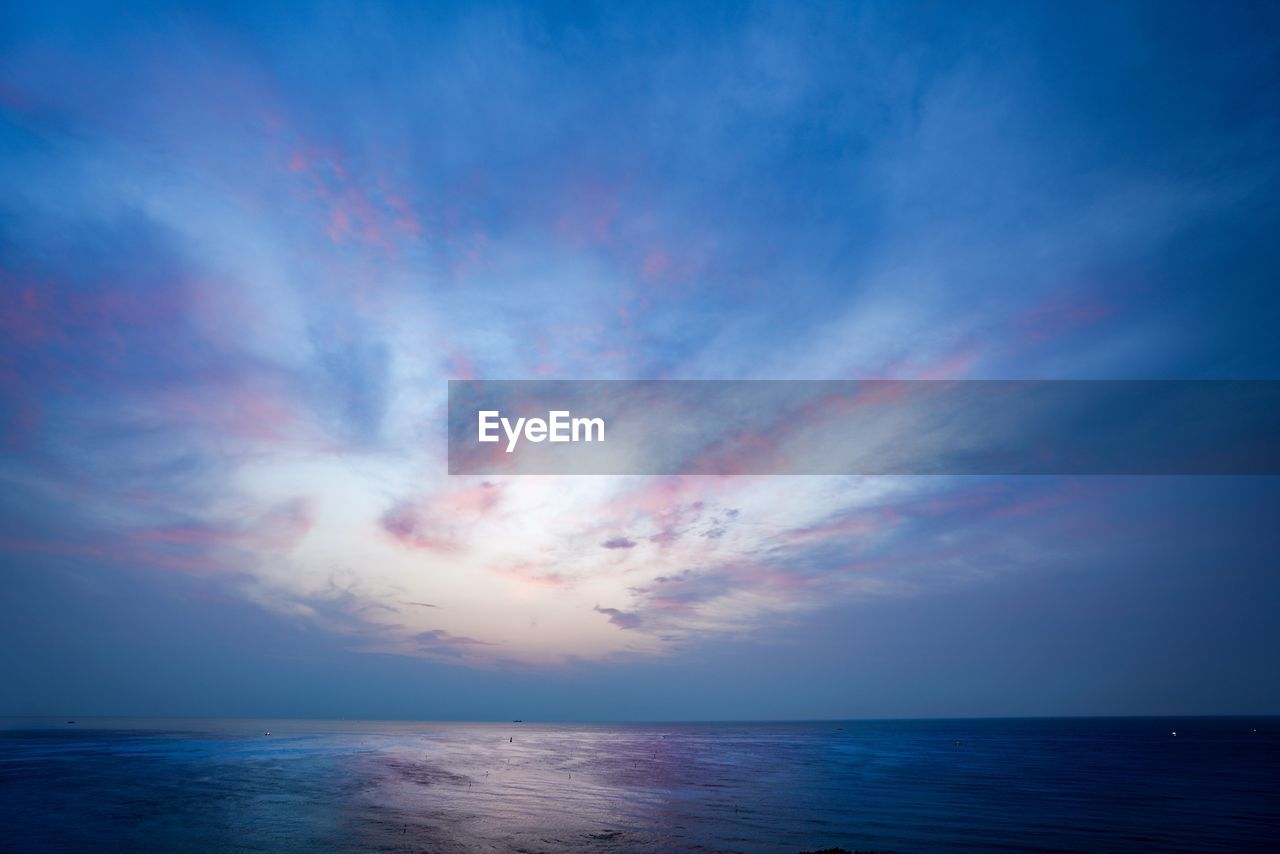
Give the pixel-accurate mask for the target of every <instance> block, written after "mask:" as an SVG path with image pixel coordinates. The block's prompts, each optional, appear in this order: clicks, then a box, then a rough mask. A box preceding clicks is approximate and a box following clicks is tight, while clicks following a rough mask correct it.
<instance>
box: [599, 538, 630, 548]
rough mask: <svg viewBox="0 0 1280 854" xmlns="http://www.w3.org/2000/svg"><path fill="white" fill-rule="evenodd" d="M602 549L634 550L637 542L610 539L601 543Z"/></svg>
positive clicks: (625, 539)
mask: <svg viewBox="0 0 1280 854" xmlns="http://www.w3.org/2000/svg"><path fill="white" fill-rule="evenodd" d="M600 547H601V548H605V549H634V548H635V547H636V542H635V540H631V539H628V538H626V537H610V538H609V539H607V540H605V541H604V542H603V543H601V544H600Z"/></svg>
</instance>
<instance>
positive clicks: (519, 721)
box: [512, 718, 524, 724]
mask: <svg viewBox="0 0 1280 854" xmlns="http://www.w3.org/2000/svg"><path fill="white" fill-rule="evenodd" d="M512 723H513V724H522V723H524V721H522V720H520V719H519V718H516V719H515V720H514V721H512Z"/></svg>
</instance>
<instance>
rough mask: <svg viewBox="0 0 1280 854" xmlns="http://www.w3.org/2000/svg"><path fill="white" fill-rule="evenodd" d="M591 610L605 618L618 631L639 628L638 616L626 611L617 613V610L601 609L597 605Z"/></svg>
mask: <svg viewBox="0 0 1280 854" xmlns="http://www.w3.org/2000/svg"><path fill="white" fill-rule="evenodd" d="M592 610H593V611H595V612H596V613H597V614H604V615H605V616H607V617H608V618H609V622H610V623H611V624H613V625H615V626H617V627H618V628H620V629H636V628H639V627H640V624H641V622H642V621H641V619H640V615H639V614H630V613H627V612H626V611H619V610H618V609H617V608H601V607H600V606H599V605H597V606H595V607H594V608H592Z"/></svg>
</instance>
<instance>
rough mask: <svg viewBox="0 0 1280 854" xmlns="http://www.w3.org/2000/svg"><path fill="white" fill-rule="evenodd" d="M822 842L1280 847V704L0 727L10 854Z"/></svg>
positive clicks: (4, 837) (878, 847) (1, 832)
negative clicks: (1015, 713) (1025, 712)
mask: <svg viewBox="0 0 1280 854" xmlns="http://www.w3.org/2000/svg"><path fill="white" fill-rule="evenodd" d="M1175 731H1176V732H1177V735H1176V736H1174V735H1172V733H1173V732H1175ZM268 732H269V733H270V735H267V734H266V733H268ZM829 846H840V847H844V848H848V849H861V850H864V851H865V850H868V849H870V850H875V851H936V850H940V849H960V850H998V849H1027V848H1036V849H1040V850H1055V849H1056V850H1074V851H1084V850H1087V851H1106V850H1145V851H1157V850H1159V851H1175V850H1186V851H1204V850H1214V851H1232V850H1244V851H1248V850H1257V851H1263V850H1277V848H1280V719H1277V718H1258V719H1245V718H1198V719H1197V718H1192V719H1155V718H1148V719H1134V718H1129V719H1061V720H1043V719H1034V720H963V721H853V722H823V723H812V722H807V723H752V724H737V723H734V724H662V725H655V724H634V725H618V724H598V725H591V724H535V723H503V724H492V723H399V722H352V721H244V720H235V721H189V720H186V721H137V720H127V721H126V720H106V719H97V720H94V719H86V720H78V721H77V722H76V723H74V724H69V723H66V722H65V721H57V722H51V721H47V720H46V721H30V720H9V721H7V722H4V723H3V724H0V848H3V849H5V850H16V851H62V850H94V851H103V850H118V851H169V850H174V849H199V850H218V851H262V850H267V851H273V850H286V849H289V850H308V849H309V850H321V849H327V850H334V849H346V850H352V849H356V850H379V851H441V852H450V851H527V852H537V851H632V850H645V849H661V850H689V851H787V852H796V851H801V850H805V849H816V848H825V847H829Z"/></svg>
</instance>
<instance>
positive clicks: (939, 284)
mask: <svg viewBox="0 0 1280 854" xmlns="http://www.w3.org/2000/svg"><path fill="white" fill-rule="evenodd" d="M0 8H2V12H0V151H2V152H3V156H2V157H0V188H2V190H3V191H2V192H0V482H2V484H3V486H2V488H0V615H2V616H3V620H0V646H2V647H3V649H4V650H5V654H4V655H3V656H0V686H3V689H0V714H10V715H26V714H50V715H68V714H73V715H92V714H108V715H209V716H218V715H246V716H256V715H262V716H306V717H384V718H419V719H432V718H434V719H498V720H501V719H511V718H524V719H528V720H533V719H560V720H640V719H665V720H681V719H778V718H843V717H864V716H865V717H893V716H953V715H954V716H968V715H984V716H1002V715H1056V714H1062V715H1068V714H1165V713H1171V714H1224V713H1268V712H1269V713H1278V712H1280V679H1277V678H1276V676H1277V673H1278V671H1277V669H1276V664H1275V660H1274V653H1275V651H1276V650H1277V649H1280V621H1277V620H1276V619H1275V618H1274V614H1275V611H1276V608H1277V606H1280V572H1277V568H1278V567H1280V542H1278V541H1277V538H1276V537H1275V533H1274V532H1275V529H1276V524H1277V522H1278V521H1280V519H1277V516H1278V513H1280V480H1277V478H1274V477H1102V476H1091V477H1048V476H1037V477H984V476H965V477H946V476H927V477H909V476H904V477H889V476H882V477H852V476H839V477H837V476H812V477H799V476H794V477H793V476H785V477H784V476H772V477H770V476H751V475H743V476H736V477H706V476H701V477H694V476H687V477H682V476H663V477H654V476H599V477H573V476H506V477H481V476H450V475H448V474H447V468H446V447H445V435H446V418H445V406H446V394H447V382H446V381H447V380H449V379H491V380H492V379H725V380H728V379H809V380H827V379H1280V335H1277V334H1276V333H1275V328H1276V325H1277V322H1280V292H1278V291H1277V289H1276V287H1275V275H1276V270H1277V269H1278V262H1280V244H1278V243H1277V241H1276V240H1275V230H1276V225H1277V224H1278V223H1280V185H1278V179H1280V38H1278V36H1280V13H1278V12H1277V9H1276V7H1275V6H1274V5H1271V4H1246V3H1232V4H1225V5H1218V6H1210V5H1208V4H1203V3H1188V4H1182V3H1172V2H1161V3H1126V4H1121V3H1085V4H1070V5H1068V4H1036V3H1004V4H986V3H971V4H951V3H938V4H928V3H843V4H835V3H833V4H817V3H814V4H794V3H786V4H738V3H734V4H633V5H631V4H600V5H590V4H573V5H543V4H519V5H515V4H511V5H507V4H461V5H452V4H403V3H389V4H373V3H361V4H349V5H348V4H342V3H326V4H318V5H310V4H289V3H281V4H237V3H214V4H208V5H201V4H184V5H141V4H120V3H112V4H65V3H53V4H29V3H4V4H3V6H2V7H0Z"/></svg>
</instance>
